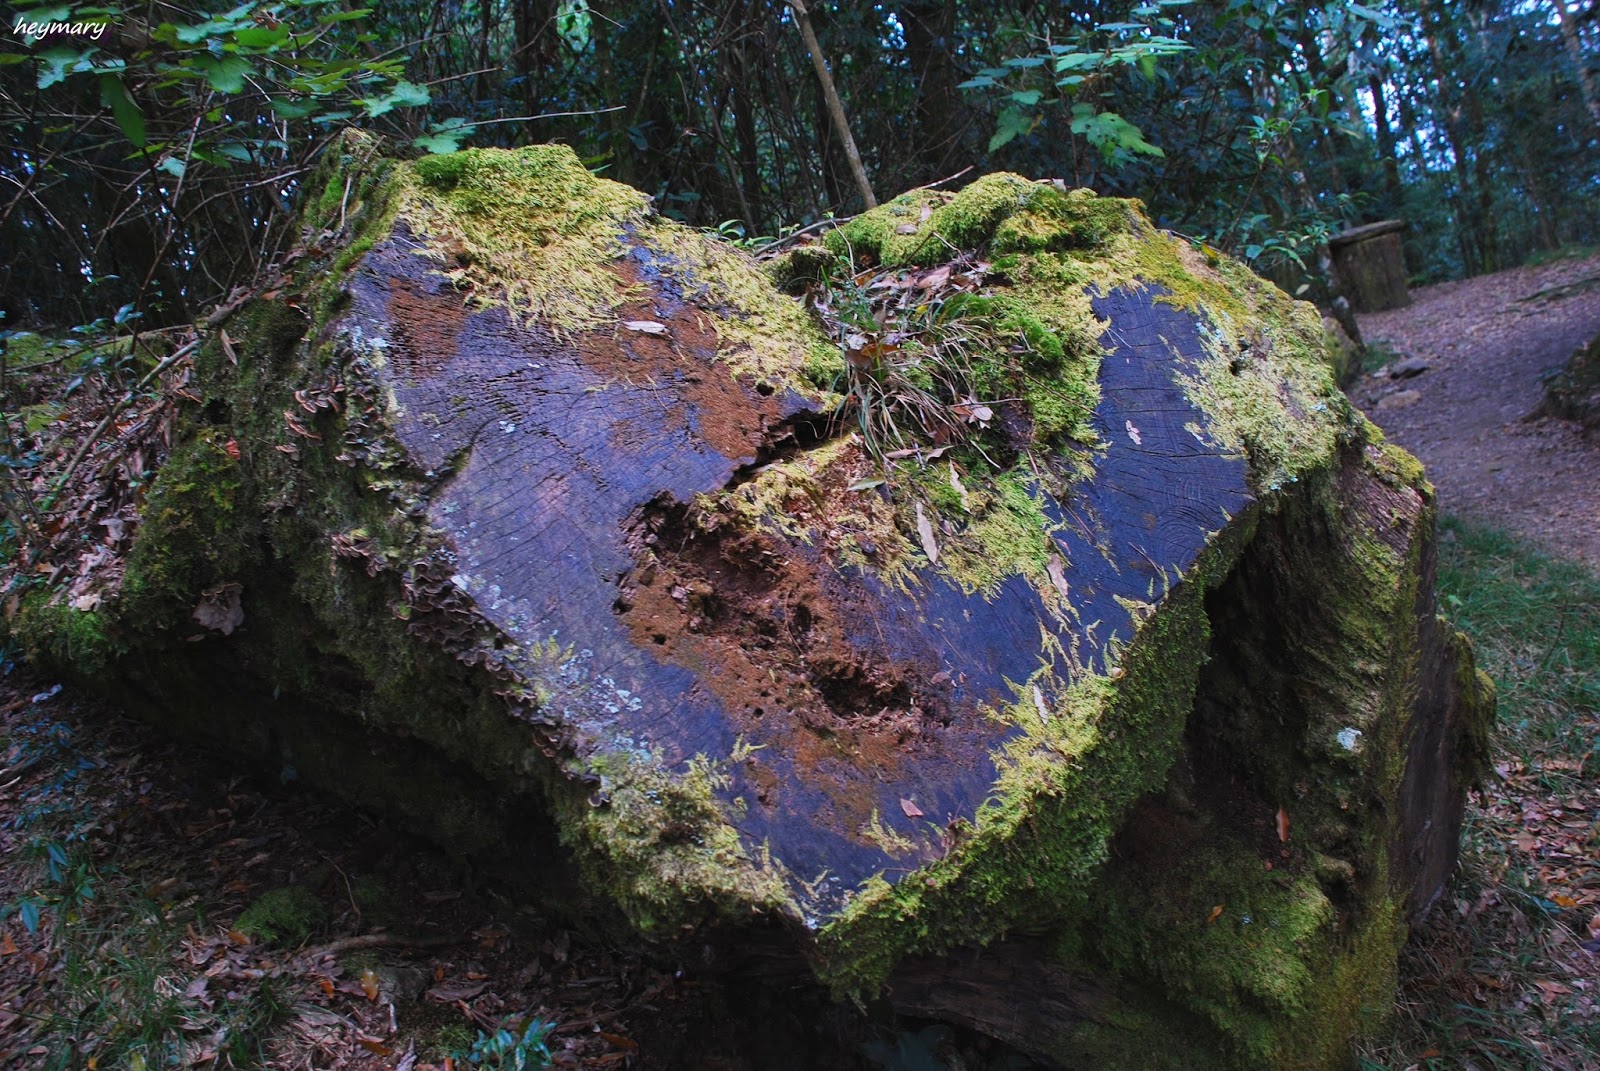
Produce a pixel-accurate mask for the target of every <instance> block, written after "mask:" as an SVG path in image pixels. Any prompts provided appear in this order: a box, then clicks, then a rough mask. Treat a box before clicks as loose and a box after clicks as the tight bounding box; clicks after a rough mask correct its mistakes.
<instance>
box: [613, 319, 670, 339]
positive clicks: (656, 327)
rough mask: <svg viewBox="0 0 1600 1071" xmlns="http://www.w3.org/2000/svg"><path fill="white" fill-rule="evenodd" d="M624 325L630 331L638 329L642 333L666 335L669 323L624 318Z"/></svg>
mask: <svg viewBox="0 0 1600 1071" xmlns="http://www.w3.org/2000/svg"><path fill="white" fill-rule="evenodd" d="M622 326H623V327H626V328H627V329H628V330H629V331H637V332H639V333H640V334H642V335H664V334H666V333H667V325H666V324H663V323H657V322H656V321H654V320H623V321H622Z"/></svg>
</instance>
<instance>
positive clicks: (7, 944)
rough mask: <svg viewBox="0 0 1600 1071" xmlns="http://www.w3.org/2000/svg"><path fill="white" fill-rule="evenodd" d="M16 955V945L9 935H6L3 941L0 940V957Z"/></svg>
mask: <svg viewBox="0 0 1600 1071" xmlns="http://www.w3.org/2000/svg"><path fill="white" fill-rule="evenodd" d="M16 954H17V943H16V942H15V941H13V940H12V939H11V935H10V934H9V933H8V934H6V935H5V938H4V939H3V940H0V956H14V955H16Z"/></svg>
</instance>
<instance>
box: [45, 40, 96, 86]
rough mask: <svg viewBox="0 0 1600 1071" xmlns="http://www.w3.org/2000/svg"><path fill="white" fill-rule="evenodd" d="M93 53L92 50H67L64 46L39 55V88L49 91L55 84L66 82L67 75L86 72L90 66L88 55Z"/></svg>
mask: <svg viewBox="0 0 1600 1071" xmlns="http://www.w3.org/2000/svg"><path fill="white" fill-rule="evenodd" d="M93 51H94V49H92V48H89V49H82V48H67V47H66V46H65V45H58V46H57V47H55V48H47V49H45V50H44V51H43V52H41V53H39V88H40V89H49V88H50V87H51V86H53V85H55V84H56V83H57V82H64V81H66V79H67V75H69V74H73V73H75V72H77V71H83V70H87V69H88V68H89V67H90V66H92V65H91V64H90V63H89V53H91V52H93Z"/></svg>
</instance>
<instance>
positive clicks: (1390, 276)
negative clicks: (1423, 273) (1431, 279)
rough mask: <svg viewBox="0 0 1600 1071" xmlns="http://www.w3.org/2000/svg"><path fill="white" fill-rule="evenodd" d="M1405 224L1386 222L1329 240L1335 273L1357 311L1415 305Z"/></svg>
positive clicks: (1389, 220)
mask: <svg viewBox="0 0 1600 1071" xmlns="http://www.w3.org/2000/svg"><path fill="white" fill-rule="evenodd" d="M1405 228H1406V225H1405V221H1403V220H1398V219H1386V220H1383V221H1381V222H1379V223H1368V224H1366V225H1364V226H1361V227H1352V228H1351V229H1350V230H1347V231H1344V232H1342V233H1340V234H1336V235H1334V236H1333V237H1332V238H1330V239H1328V251H1329V252H1331V253H1332V254H1333V264H1334V270H1335V271H1336V272H1337V273H1338V275H1339V280H1340V281H1341V282H1342V283H1343V284H1344V290H1345V292H1346V293H1347V294H1348V295H1349V296H1350V305H1351V307H1352V308H1354V309H1355V311H1356V312H1382V311H1383V310H1385V309H1399V308H1403V307H1405V306H1406V305H1409V304H1411V292H1410V290H1408V289H1407V288H1406V256H1405V247H1404V245H1403V244H1402V242H1401V240H1400V233H1401V232H1402V231H1404V230H1405Z"/></svg>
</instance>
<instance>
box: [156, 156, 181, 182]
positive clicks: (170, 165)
mask: <svg viewBox="0 0 1600 1071" xmlns="http://www.w3.org/2000/svg"><path fill="white" fill-rule="evenodd" d="M156 170H157V171H165V172H166V173H167V174H169V175H171V176H172V177H173V178H182V177H183V173H184V171H185V170H187V166H186V165H185V164H184V162H183V161H182V160H180V159H178V158H177V157H176V156H168V157H166V158H164V159H163V160H162V161H161V162H160V163H159V164H157V165H156Z"/></svg>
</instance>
